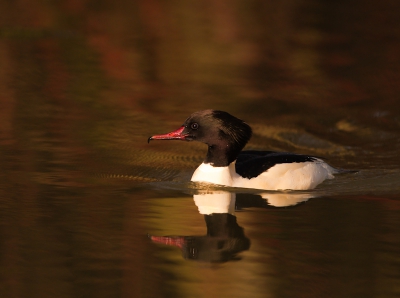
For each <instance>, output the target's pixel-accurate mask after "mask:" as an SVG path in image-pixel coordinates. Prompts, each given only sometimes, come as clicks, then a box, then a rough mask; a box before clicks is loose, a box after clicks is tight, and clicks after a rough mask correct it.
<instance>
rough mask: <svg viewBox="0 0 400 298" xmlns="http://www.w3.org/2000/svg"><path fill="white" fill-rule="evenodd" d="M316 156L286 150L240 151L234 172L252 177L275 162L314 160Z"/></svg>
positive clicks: (245, 176) (275, 163)
mask: <svg viewBox="0 0 400 298" xmlns="http://www.w3.org/2000/svg"><path fill="white" fill-rule="evenodd" d="M315 160H316V157H313V156H309V155H302V154H295V153H288V152H275V151H255V150H248V151H242V152H240V154H239V156H238V158H237V160H236V172H237V173H238V174H239V175H240V176H242V177H243V178H248V179H251V178H254V177H257V176H258V175H260V174H261V173H263V172H265V171H267V170H268V169H270V168H272V167H273V166H275V165H277V164H282V163H293V162H307V161H315Z"/></svg>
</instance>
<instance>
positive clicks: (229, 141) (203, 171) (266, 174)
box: [149, 110, 340, 190]
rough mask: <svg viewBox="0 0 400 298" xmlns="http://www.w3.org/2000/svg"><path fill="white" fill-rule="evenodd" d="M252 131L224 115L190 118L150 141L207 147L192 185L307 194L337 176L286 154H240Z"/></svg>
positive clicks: (304, 158)
mask: <svg viewBox="0 0 400 298" xmlns="http://www.w3.org/2000/svg"><path fill="white" fill-rule="evenodd" d="M251 134H252V130H251V128H250V126H249V125H247V124H246V123H245V122H243V121H242V120H240V119H238V118H236V117H234V116H232V115H230V114H228V113H227V112H223V111H215V110H205V111H200V112H196V113H194V114H192V115H191V116H190V117H189V118H188V119H186V121H185V123H183V125H182V126H181V127H180V128H179V129H177V130H176V131H173V132H170V133H168V134H164V135H155V136H152V137H150V138H149V141H150V140H185V141H199V142H202V143H205V144H207V145H208V152H207V156H206V159H205V160H204V162H203V163H202V164H201V165H200V166H199V167H198V168H197V170H196V171H195V172H194V174H193V176H192V179H191V180H192V181H198V182H209V183H214V184H220V185H226V186H233V187H244V188H255V189H266V190H278V189H293V190H307V189H312V188H315V187H316V186H317V185H318V184H320V183H321V182H323V181H324V180H325V179H331V178H333V174H336V173H339V172H340V171H339V170H336V169H334V168H332V167H331V166H329V165H328V164H327V163H325V162H324V161H323V160H321V159H319V158H316V157H313V156H308V155H300V154H293V153H286V152H273V151H242V149H243V147H244V146H245V145H246V143H247V142H248V140H249V139H250V137H251Z"/></svg>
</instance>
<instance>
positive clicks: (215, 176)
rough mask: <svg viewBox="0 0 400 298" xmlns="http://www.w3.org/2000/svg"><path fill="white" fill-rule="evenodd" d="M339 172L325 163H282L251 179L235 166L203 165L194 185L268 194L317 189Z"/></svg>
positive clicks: (196, 175)
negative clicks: (266, 192)
mask: <svg viewBox="0 0 400 298" xmlns="http://www.w3.org/2000/svg"><path fill="white" fill-rule="evenodd" d="M336 172H337V171H336V170H335V169H334V168H332V167H331V166H330V165H328V164H327V163H325V162H324V161H322V160H320V159H317V160H316V161H313V162H298V163H282V164H277V165H275V166H273V167H272V168H270V169H268V170H267V171H266V172H264V173H261V174H260V175H259V176H257V177H254V178H251V179H247V178H243V177H241V176H240V175H238V174H237V173H236V171H235V162H233V163H231V164H230V165H229V166H228V167H213V166H212V165H210V164H205V163H202V164H201V165H200V166H199V167H198V168H197V169H196V171H195V172H194V173H193V176H192V179H191V180H192V181H197V182H209V183H214V184H220V185H226V186H232V187H244V188H254V189H266V190H285V189H292V190H307V189H313V188H315V187H316V186H317V185H318V184H320V183H322V182H323V181H324V180H325V179H332V178H334V176H333V174H335V173H336Z"/></svg>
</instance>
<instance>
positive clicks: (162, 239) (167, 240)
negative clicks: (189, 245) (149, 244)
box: [150, 236, 185, 248]
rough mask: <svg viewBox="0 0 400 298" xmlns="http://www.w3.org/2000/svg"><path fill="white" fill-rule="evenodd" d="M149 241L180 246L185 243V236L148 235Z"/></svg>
mask: <svg viewBox="0 0 400 298" xmlns="http://www.w3.org/2000/svg"><path fill="white" fill-rule="evenodd" d="M150 239H151V241H153V242H156V243H162V244H165V245H170V246H176V247H179V248H182V247H183V245H184V244H185V237H168V236H150Z"/></svg>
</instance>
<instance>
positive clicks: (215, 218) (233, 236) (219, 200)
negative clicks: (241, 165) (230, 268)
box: [150, 191, 310, 262]
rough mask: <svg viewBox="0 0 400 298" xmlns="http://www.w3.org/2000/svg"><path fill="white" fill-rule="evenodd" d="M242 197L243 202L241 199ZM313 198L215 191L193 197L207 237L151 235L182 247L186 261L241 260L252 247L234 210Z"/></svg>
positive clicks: (153, 238) (168, 243) (155, 238)
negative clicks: (203, 221)
mask: <svg viewBox="0 0 400 298" xmlns="http://www.w3.org/2000/svg"><path fill="white" fill-rule="evenodd" d="M239 198H240V199H239ZM309 198H310V195H307V194H290V193H287V194H285V193H277V194H274V193H270V194H262V196H259V195H248V194H238V199H239V200H240V202H238V204H236V203H237V202H236V193H230V192H227V191H216V192H212V193H203V194H197V195H194V196H193V199H194V202H195V204H196V206H197V207H198V209H199V212H200V214H204V220H205V222H206V227H207V234H206V235H204V236H150V239H151V240H152V241H153V242H157V243H162V244H166V245H171V246H176V247H179V248H180V249H181V251H182V255H183V257H184V258H185V259H193V260H197V261H204V262H227V261H230V260H237V259H239V258H238V256H237V254H238V253H240V252H242V251H245V250H248V249H249V248H250V240H249V239H248V238H247V237H246V236H245V235H244V230H243V228H242V227H240V226H239V225H238V223H237V221H236V216H235V215H234V212H235V208H236V207H239V206H240V207H241V208H246V207H267V206H268V205H269V206H271V205H272V206H276V207H284V206H293V205H296V204H298V203H300V202H304V201H307V200H308V199H309Z"/></svg>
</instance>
